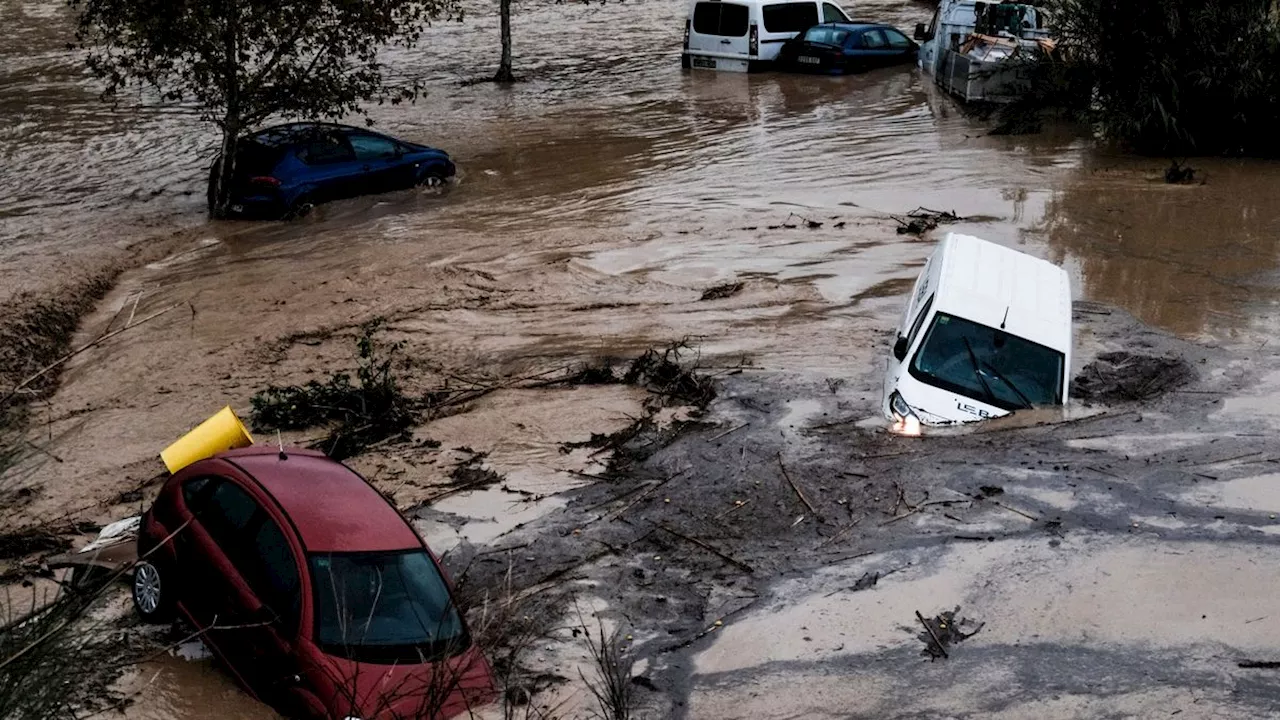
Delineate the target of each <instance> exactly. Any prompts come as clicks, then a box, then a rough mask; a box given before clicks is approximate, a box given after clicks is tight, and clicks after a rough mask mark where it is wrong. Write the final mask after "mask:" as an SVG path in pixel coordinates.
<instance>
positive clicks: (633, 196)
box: [0, 0, 1280, 337]
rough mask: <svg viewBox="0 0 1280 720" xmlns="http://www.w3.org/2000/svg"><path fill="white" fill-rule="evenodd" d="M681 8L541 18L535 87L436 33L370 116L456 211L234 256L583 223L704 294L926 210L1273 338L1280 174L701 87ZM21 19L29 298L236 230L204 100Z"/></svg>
mask: <svg viewBox="0 0 1280 720" xmlns="http://www.w3.org/2000/svg"><path fill="white" fill-rule="evenodd" d="M682 8H683V5H682V4H681V3H679V2H676V1H675V0H669V1H660V2H648V3H644V4H638V5H637V4H631V5H627V4H624V3H618V4H612V3H611V4H606V5H602V6H586V7H577V6H574V7H565V6H561V5H543V4H535V5H530V6H528V7H523V8H521V10H520V12H518V13H517V16H516V27H515V37H516V42H517V45H516V50H517V62H516V65H517V71H518V72H519V73H520V74H521V75H522V76H523V77H524V78H525V79H526V82H523V83H520V84H518V85H516V86H515V87H512V88H503V87H497V86H493V85H491V84H486V83H481V84H477V85H472V86H465V87H464V86H462V85H461V84H460V83H461V81H463V80H467V79H474V78H476V77H481V76H483V75H485V74H486V73H487V72H489V69H490V68H491V66H492V62H493V58H494V57H495V55H496V52H495V47H494V42H493V41H494V38H495V37H496V28H495V26H494V23H495V20H494V19H493V18H492V17H491V15H492V13H490V12H488V11H487V10H488V8H487V6H476V7H473V8H470V11H469V13H468V20H467V21H466V22H465V23H463V24H457V23H443V24H440V25H438V26H436V27H435V28H433V29H432V30H431V32H430V34H429V41H428V42H427V43H426V44H424V46H423V47H422V48H421V49H419V50H416V51H413V52H411V53H404V52H401V53H396V54H392V56H391V60H392V63H393V66H395V67H396V69H397V71H403V72H406V73H418V74H420V75H422V76H424V77H426V78H427V79H428V85H427V88H428V90H427V94H426V96H425V97H424V98H423V99H422V100H420V101H419V102H418V103H416V104H415V105H412V106H405V107H395V108H392V107H385V108H374V110H373V113H372V117H373V118H374V120H375V121H376V122H377V124H378V126H379V127H381V128H382V129H383V130H386V131H388V132H391V133H394V134H400V135H403V136H405V137H407V138H410V139H413V140H418V141H422V142H427V143H431V144H436V145H439V146H441V147H444V148H446V149H448V150H449V151H450V152H451V153H453V154H454V155H455V157H456V158H457V159H458V161H459V166H460V167H461V168H462V172H463V176H464V177H463V180H462V182H461V184H460V185H459V186H458V187H457V188H455V189H454V191H453V192H452V193H450V195H449V197H448V198H447V199H437V198H429V197H428V198H424V197H419V196H405V195H400V196H390V197H384V198H378V199H371V198H365V199H361V200H356V201H351V202H348V203H343V204H341V205H340V206H334V207H330V208H326V209H325V210H326V211H325V212H324V213H323V216H322V217H321V218H320V219H319V220H318V221H314V222H309V223H306V224H302V225H287V226H281V225H268V226H261V227H256V228H253V229H246V228H244V227H242V226H236V227H235V228H234V229H235V232H236V233H237V235H238V238H237V239H236V240H235V241H234V243H232V244H230V245H229V247H228V248H227V249H226V251H227V252H244V251H248V250H250V249H256V250H261V249H262V248H263V246H264V245H270V246H272V248H273V249H272V250H271V251H270V254H271V255H272V257H276V258H280V259H285V258H295V257H304V256H305V257H311V256H314V255H315V254H316V253H317V252H318V251H328V252H336V253H338V254H339V255H340V253H341V252H343V251H344V249H345V248H347V247H350V246H351V245H353V244H372V245H375V246H376V245H381V244H384V243H388V242H392V243H414V244H431V243H434V242H436V241H437V239H438V238H439V237H440V236H441V235H442V234H450V235H452V234H457V233H460V232H464V231H465V232H474V233H483V234H485V235H486V236H488V237H489V238H490V239H491V240H492V241H493V242H495V243H499V242H500V243H501V246H502V247H503V248H507V249H510V248H511V247H513V246H514V245H518V246H521V247H524V248H526V249H535V248H537V249H552V248H554V247H556V246H558V245H559V244H560V243H561V239H560V238H559V237H556V236H557V235H559V233H552V232H548V231H549V230H550V229H551V228H575V229H589V230H590V231H592V232H593V233H594V234H596V237H594V238H593V240H603V239H604V238H603V237H599V234H600V233H602V232H610V233H614V234H616V236H617V237H619V238H622V237H625V238H626V239H627V241H628V242H629V243H634V242H635V241H636V239H637V238H644V237H649V236H656V238H657V239H660V240H661V239H665V240H668V241H674V242H676V243H678V245H679V247H680V248H683V252H681V251H680V250H679V249H676V248H670V247H664V246H662V244H661V243H659V245H658V246H656V247H643V254H644V255H645V256H647V257H649V258H651V260H652V261H654V262H660V263H662V268H661V271H663V272H664V273H666V277H670V275H671V273H673V272H682V273H683V276H684V279H686V280H705V279H707V278H708V276H709V275H710V272H709V269H708V268H707V267H705V265H706V263H705V258H706V257H712V258H714V259H715V264H716V265H717V266H718V267H719V268H720V270H719V272H720V274H725V273H726V272H727V271H728V269H730V268H732V267H733V263H732V260H731V259H729V258H725V257H724V251H725V249H726V246H728V247H738V248H742V250H741V253H742V254H744V255H746V256H747V257H758V256H759V253H758V252H756V250H757V249H758V247H759V245H760V244H761V242H762V241H765V242H767V241H768V240H769V239H770V238H769V237H768V235H769V234H768V233H764V232H756V233H748V232H746V231H743V232H734V228H737V227H753V226H755V227H760V228H764V227H767V226H768V225H777V224H779V223H781V222H782V221H783V220H784V219H785V218H786V217H787V215H788V214H789V213H791V212H795V213H797V214H799V215H802V216H805V217H809V216H815V219H823V218H829V217H831V216H835V215H839V216H840V217H841V218H842V219H847V218H849V217H850V216H852V217H875V218H883V216H884V214H885V213H903V212H905V211H907V210H910V209H912V208H915V207H916V206H920V205H923V206H926V207H939V208H945V209H954V210H956V211H957V212H959V213H960V214H961V215H966V216H974V217H979V218H983V222H980V223H978V224H977V225H975V227H973V228H969V229H973V230H979V231H981V233H982V234H983V235H984V236H987V237H989V238H991V239H994V240H998V241H1001V242H1005V243H1009V244H1019V245H1026V246H1028V247H1030V248H1031V249H1032V250H1033V251H1034V252H1037V253H1038V254H1042V255H1046V256H1049V257H1052V258H1053V259H1055V260H1058V261H1060V262H1065V263H1067V264H1068V265H1069V266H1070V267H1072V268H1073V270H1074V272H1075V273H1076V274H1077V278H1078V280H1079V281H1080V282H1079V290H1078V292H1079V294H1080V295H1081V296H1083V297H1089V298H1092V299H1097V300H1102V301H1111V302H1116V303H1118V304H1120V305H1122V306H1124V307H1126V308H1129V309H1130V310H1132V311H1134V312H1135V313H1137V314H1138V315H1139V317H1141V318H1142V319H1144V320H1147V321H1148V322H1151V323H1153V324H1155V325H1158V326H1160V327H1164V328H1168V329H1170V330H1173V331H1175V332H1178V333H1183V334H1190V335H1194V334H1204V335H1207V336H1213V337H1222V336H1228V335H1230V334H1232V333H1234V332H1239V331H1257V330H1259V327H1260V326H1261V327H1266V328H1270V327H1272V325H1271V321H1270V320H1269V319H1268V318H1269V316H1268V315H1267V312H1268V311H1267V306H1268V305H1269V300H1270V299H1272V293H1271V292H1270V290H1268V288H1269V287H1270V286H1271V285H1274V283H1272V282H1271V280H1272V278H1270V276H1269V274H1270V273H1273V272H1274V268H1275V267H1276V250H1277V248H1276V237H1277V233H1276V232H1275V230H1276V228H1277V223H1278V222H1280V210H1276V209H1275V208H1274V207H1273V204H1272V203H1270V202H1269V201H1268V200H1269V198H1272V197H1274V195H1275V191H1276V190H1277V189H1280V170H1277V169H1276V168H1275V167H1274V166H1271V165H1265V164H1260V163H1241V162H1225V161H1204V162H1198V163H1194V164H1196V166H1197V167H1198V168H1199V171H1200V173H1199V175H1198V177H1200V178H1204V179H1205V180H1206V184H1205V185H1197V186H1187V187H1183V186H1177V187H1169V186H1165V185H1164V184H1163V183H1160V182H1159V181H1158V178H1159V175H1160V172H1161V170H1162V169H1163V167H1164V164H1163V162H1162V161H1159V160H1155V159H1151V160H1145V159H1132V158H1123V157H1112V156H1109V155H1108V154H1107V153H1105V152H1102V151H1098V150H1095V149H1093V147H1092V143H1091V141H1089V140H1088V138H1085V137H1080V136H1078V135H1075V134H1072V133H1071V132H1065V131H1057V132H1050V133H1047V134H1044V135H1040V136H1031V137H1015V138H1007V137H988V136H986V134H985V133H986V126H984V125H982V124H981V123H977V122H974V121H971V120H969V119H967V118H965V117H964V116H963V115H962V114H961V113H960V112H959V111H957V109H956V108H955V106H953V105H952V104H951V103H950V102H949V101H948V100H946V99H944V98H940V97H938V96H937V95H936V93H934V92H933V90H932V88H931V87H930V86H929V84H928V83H927V82H926V80H924V79H922V78H921V77H920V75H919V73H918V72H916V71H915V70H913V69H892V70H885V71H877V72H874V73H869V74H866V75H861V76H856V77H851V78H810V77H798V76H784V75H777V74H770V75H757V76H749V77H748V76H737V75H728V74H723V73H688V72H682V71H681V70H680V69H679V66H678V62H677V55H678V49H679V41H680V24H681V18H682V12H683V10H682ZM928 12H929V8H928V7H927V5H926V4H923V3H916V2H907V1H903V0H899V1H897V2H884V1H880V2H871V3H864V4H860V5H858V9H857V12H856V14H857V15H859V16H862V17H868V18H875V19H877V20H883V21H886V22H890V23H894V24H897V25H898V26H900V27H906V28H909V27H911V26H913V25H914V23H915V22H917V21H919V20H922V19H925V17H926V15H927V14H928ZM0 18H3V19H4V21H5V25H6V27H8V28H11V29H12V30H11V34H10V36H9V38H8V39H7V40H6V43H5V44H4V45H3V47H2V48H0V108H2V109H3V112H4V115H5V116H6V118H9V119H10V120H11V122H9V123H6V127H5V128H4V129H3V130H0V158H2V159H3V161H4V162H5V164H6V172H5V173H3V174H2V175H0V258H3V260H4V263H3V267H4V269H5V271H6V274H5V277H4V280H5V282H4V283H3V287H4V288H5V290H6V291H13V290H14V289H21V288H27V287H33V286H38V285H40V284H41V283H42V282H50V281H56V280H58V279H59V278H58V277H57V273H56V272H55V270H54V268H55V267H58V266H60V265H62V264H64V263H66V262H67V261H68V259H69V258H70V259H72V260H74V259H75V258H78V257H82V256H83V257H94V256H104V255H108V254H110V253H111V252H113V251H116V250H118V248H119V247H121V246H123V245H127V244H129V243H130V242H137V241H138V240H140V239H143V238H146V237H154V236H161V235H164V234H166V233H168V234H171V233H172V232H173V231H175V230H177V229H186V230H191V229H192V228H197V229H198V228H201V227H204V228H205V232H208V233H211V234H212V235H213V236H215V237H217V236H218V235H220V234H222V233H224V232H227V231H228V230H229V227H228V226H224V225H205V221H204V220H203V217H202V214H203V208H202V202H203V182H204V176H205V170H204V169H205V167H207V162H208V158H209V157H210V154H211V152H212V148H213V146H214V141H215V137H214V135H213V134H212V133H211V132H210V130H209V128H207V127H204V126H202V125H200V124H199V123H198V122H197V119H196V118H195V116H194V114H193V112H192V111H191V110H190V109H182V108H158V107H153V106H149V105H146V104H145V103H144V104H142V105H138V98H137V97H136V96H135V97H130V98H124V99H123V100H122V105H121V107H120V108H118V109H115V110H113V109H111V108H110V107H109V106H106V105H103V104H102V103H100V102H99V101H98V99H97V97H96V90H95V85H94V84H93V82H92V81H91V80H90V79H88V78H86V77H85V76H84V72H83V71H82V69H81V67H80V64H79V60H78V56H77V55H76V54H74V53H68V52H67V51H65V50H63V49H62V45H63V43H65V42H66V41H67V40H68V38H69V33H70V28H69V22H70V19H69V16H68V13H67V11H66V10H65V8H63V7H62V6H61V4H59V3H53V2H32V1H31V0H3V1H2V2H0ZM566 28H572V33H571V34H572V36H573V38H574V40H573V42H564V36H565V29H566ZM619 28H626V29H625V31H623V32H619ZM890 227H891V226H890ZM677 233H688V234H680V235H677ZM837 237H847V234H846V235H845V236H837ZM301 238H305V240H303V241H300V239H301ZM874 239H875V240H877V241H879V242H882V243H895V244H896V241H897V238H896V237H894V236H893V235H891V234H881V236H880V237H877V238H874ZM822 240H824V241H831V240H832V238H831V236H824V237H823V238H822ZM707 242H709V243H713V246H712V247H704V246H703V243H707ZM793 244H794V243H793ZM802 244H803V243H802ZM1228 244H1229V245H1230V249H1229V250H1227V251H1223V249H1224V247H1225V246H1226V245H1228ZM531 245H532V247H530V246H531ZM1207 248H1213V249H1214V251H1211V252H1205V250H1206V249H1207ZM806 249H807V248H806ZM812 251H813V255H814V256H826V255H829V254H830V251H829V248H824V247H821V246H820V245H816V244H815V246H814V247H813V248H812ZM655 253H656V254H657V255H656V256H655ZM673 253H674V254H673ZM918 254H919V253H917V255H918ZM681 256H684V257H681ZM813 259H816V257H805V258H803V259H800V258H797V259H796V260H797V261H798V262H808V261H810V260H813ZM894 259H895V260H897V259H899V258H894ZM700 260H701V261H702V262H700ZM339 261H340V258H339ZM619 267H621V268H622V269H623V270H624V271H626V272H641V271H645V268H644V267H642V266H641V265H638V264H636V263H634V262H632V263H630V264H627V265H625V266H619ZM804 267H809V266H804ZM606 269H607V268H606ZM654 269H657V268H654ZM742 269H743V270H748V271H754V272H774V273H777V272H779V271H780V270H782V268H781V267H780V266H775V267H757V268H748V267H743V268H742ZM845 269H846V268H843V267H839V266H832V267H818V268H817V269H815V270H814V273H815V274H820V273H823V272H824V271H829V272H830V274H832V275H835V276H840V275H843V274H845V273H844V272H843V271H844V270H845ZM1139 278H1141V279H1156V278H1158V279H1159V281H1158V282H1134V280H1135V279H1139ZM859 289H860V288H854V291H855V292H854V293H853V294H856V291H857V290H859ZM844 299H845V300H847V299H848V298H847V297H845V298H844Z"/></svg>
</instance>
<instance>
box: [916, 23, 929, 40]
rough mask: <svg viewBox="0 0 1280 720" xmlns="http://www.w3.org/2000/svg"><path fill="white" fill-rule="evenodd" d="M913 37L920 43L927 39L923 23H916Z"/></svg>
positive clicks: (927, 32)
mask: <svg viewBox="0 0 1280 720" xmlns="http://www.w3.org/2000/svg"><path fill="white" fill-rule="evenodd" d="M915 36H916V39H917V40H921V41H923V40H928V39H929V31H928V30H926V29H925V27H924V23H916V32H915Z"/></svg>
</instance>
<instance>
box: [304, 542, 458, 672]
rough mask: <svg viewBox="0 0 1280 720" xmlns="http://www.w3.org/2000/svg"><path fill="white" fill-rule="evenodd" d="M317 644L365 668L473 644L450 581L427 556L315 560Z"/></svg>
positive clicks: (385, 554)
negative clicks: (463, 622) (445, 579)
mask: <svg viewBox="0 0 1280 720" xmlns="http://www.w3.org/2000/svg"><path fill="white" fill-rule="evenodd" d="M310 565H311V575H312V578H313V580H314V582H313V584H314V586H315V597H316V625H315V631H316V637H315V639H316V643H317V644H318V645H320V646H321V647H322V648H323V649H324V650H325V651H326V652H328V653H331V654H334V655H339V656H342V657H349V658H351V659H353V660H361V661H364V662H388V663H390V662H425V661H432V660H439V659H442V658H446V657H451V656H453V655H456V654H458V653H460V652H462V651H463V650H466V649H467V647H469V646H470V643H471V641H470V638H468V637H467V634H466V629H465V627H464V626H463V624H462V620H461V618H460V617H459V614H458V611H457V609H456V608H455V607H454V606H453V600H452V598H451V597H450V594H449V588H448V586H447V585H446V584H445V581H444V578H443V577H442V576H441V575H440V572H439V570H437V569H436V566H435V563H434V562H432V560H431V558H430V556H428V555H427V553H426V552H424V551H422V550H414V551H405V552H382V553H326V554H316V555H312V556H311V558H310Z"/></svg>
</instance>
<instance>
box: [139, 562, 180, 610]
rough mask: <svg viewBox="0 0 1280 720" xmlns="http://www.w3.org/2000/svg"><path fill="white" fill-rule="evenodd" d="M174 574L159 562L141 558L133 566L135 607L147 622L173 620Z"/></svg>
mask: <svg viewBox="0 0 1280 720" xmlns="http://www.w3.org/2000/svg"><path fill="white" fill-rule="evenodd" d="M174 590H175V588H174V587H173V582H172V574H171V573H169V572H168V570H167V569H166V568H165V567H164V565H163V564H162V563H159V562H154V563H153V562H149V561H147V560H141V561H139V562H138V564H137V565H135V566H134V568H133V586H132V593H131V595H132V596H133V607H134V609H135V610H137V611H138V617H140V618H142V621H143V622H147V623H166V622H169V621H171V620H173V603H174V599H173V595H174Z"/></svg>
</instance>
